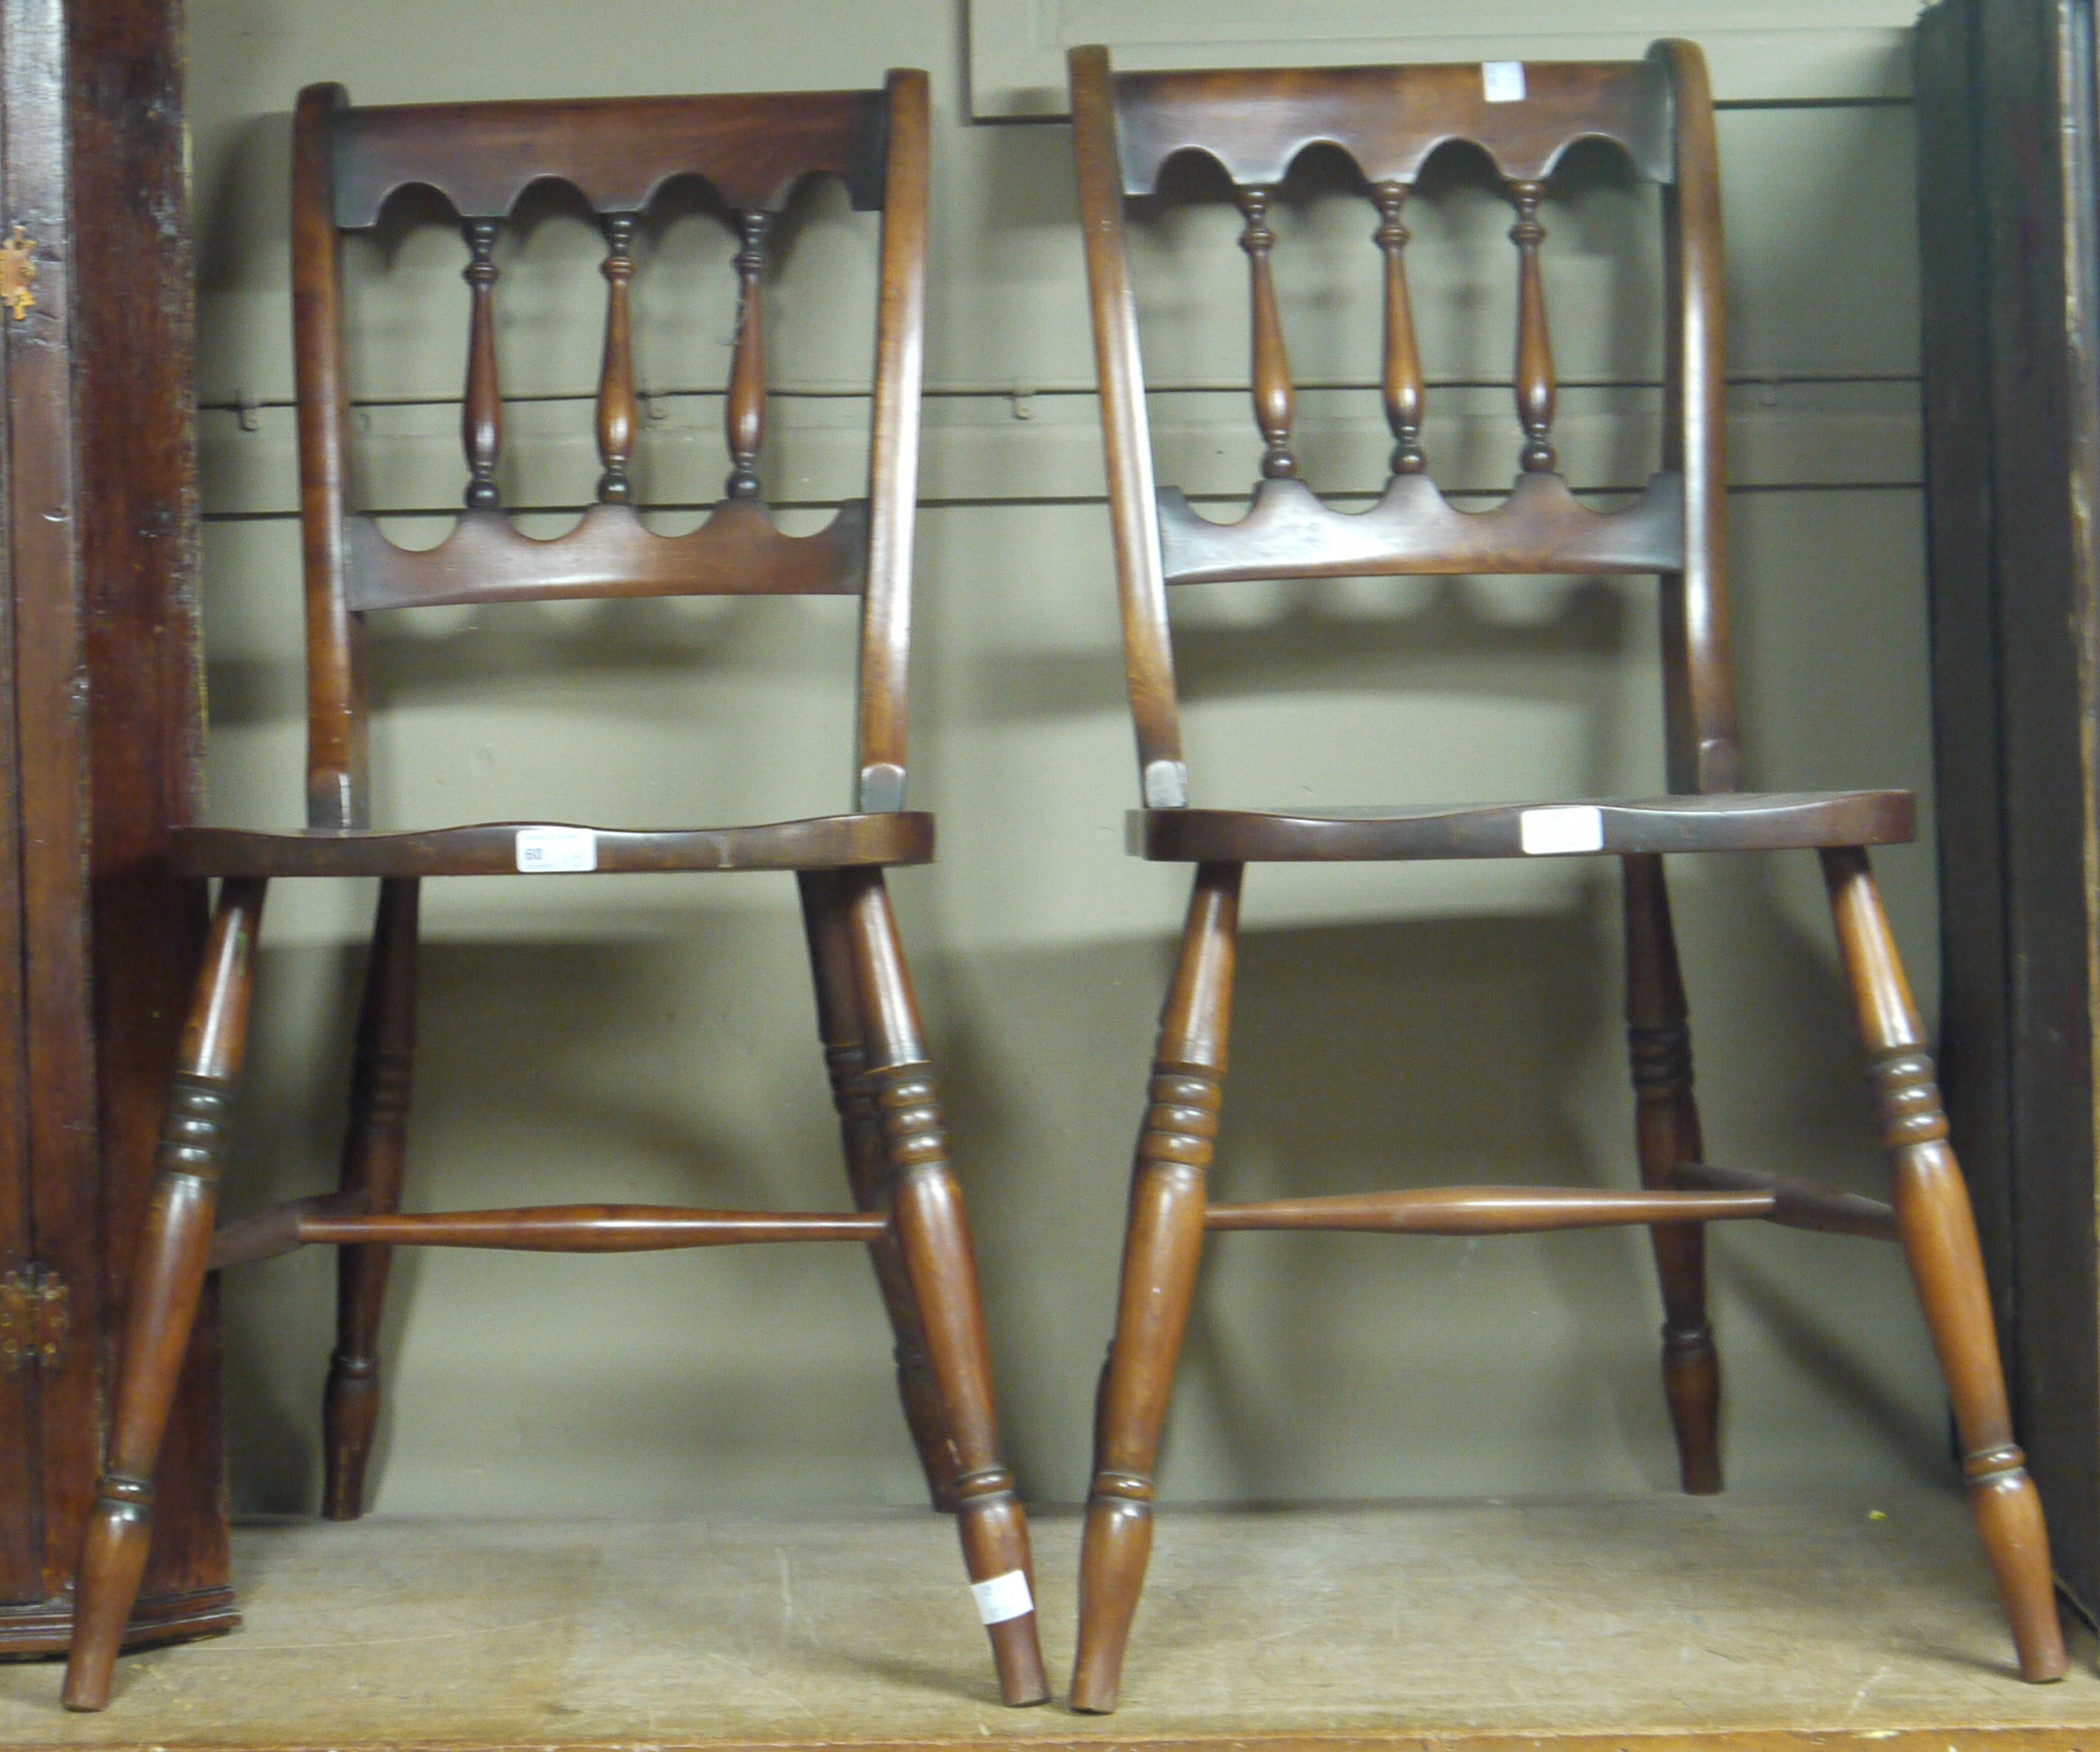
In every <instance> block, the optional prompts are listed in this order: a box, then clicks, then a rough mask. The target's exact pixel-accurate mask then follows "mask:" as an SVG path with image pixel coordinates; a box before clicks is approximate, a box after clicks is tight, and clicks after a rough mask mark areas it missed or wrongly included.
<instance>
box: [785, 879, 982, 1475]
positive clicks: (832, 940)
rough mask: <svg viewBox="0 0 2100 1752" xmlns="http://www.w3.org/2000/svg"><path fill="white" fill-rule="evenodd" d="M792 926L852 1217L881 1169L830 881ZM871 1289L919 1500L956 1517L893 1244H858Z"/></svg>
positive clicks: (807, 899) (948, 1456)
mask: <svg viewBox="0 0 2100 1752" xmlns="http://www.w3.org/2000/svg"><path fill="white" fill-rule="evenodd" d="M800 881H801V891H802V919H803V924H804V926H805V927H806V929H807V934H808V938H809V961H810V969H811V972H812V974H813V976H814V979H815V982H816V992H817V1029H818V1033H819V1036H820V1037H821V1039H822V1040H823V1042H824V1063H825V1072H826V1074H827V1075H828V1077H830V1080H831V1101H832V1104H833V1106H834V1107H837V1110H838V1126H839V1133H840V1137H841V1140H842V1142H843V1144H844V1147H845V1155H846V1178H847V1181H848V1183H849V1185H850V1186H851V1187H852V1190H853V1197H854V1203H855V1204H856V1205H857V1206H858V1207H859V1208H860V1209H862V1210H881V1209H885V1208H886V1206H887V1204H888V1201H889V1197H890V1166H889V1159H888V1157H887V1156H886V1155H885V1152H884V1147H883V1135H882V1124H881V1120H880V1119H879V1116H878V1114H877V1113H876V1110H875V1086H874V1083H873V1081H872V1080H871V1079H870V1077H869V1076H868V1071H867V1041H866V1039H865V1037H864V1034H863V1029H862V1024H861V1003H860V999H859V997H858V995H857V993H856V992H855V987H854V980H853V949H852V945H851V943H850V941H849V938H848V935H847V931H846V916H845V913H844V910H843V898H844V889H843V886H842V879H841V877H840V875H839V873H837V872H836V871H831V870H812V871H805V872H803V873H802V874H801V878H800ZM867 1251H868V1257H869V1259H870V1261H871V1262H872V1263H873V1266H874V1269H875V1282H876V1285H877V1287H879V1289H880V1290H881V1292H882V1305H883V1308H884V1310H885V1312H886V1313H887V1314H888V1315H889V1317H890V1330H891V1334H892V1335H893V1336H894V1337H895V1340H896V1350H895V1356H896V1359H897V1397H898V1399H899V1400H900V1401H903V1407H904V1421H905V1423H906V1424H907V1425H909V1428H910V1431H911V1439H912V1444H913V1446H914V1447H915V1448H916V1449H917V1450H918V1454H919V1465H920V1467H921V1470H922V1471H923V1472H924V1473H926V1483H927V1494H928V1495H929V1496H930V1497H932V1499H933V1507H934V1508H936V1509H939V1510H940V1511H941V1512H942V1513H944V1514H953V1513H954V1512H955V1508H956V1482H955V1479H956V1457H955V1449H954V1446H953V1444H952V1443H951V1442H950V1441H949V1439H948V1431H947V1425H946V1421H945V1417H944V1415H943V1413H942V1411H941V1404H940V1389H939V1385H938V1384H937V1383H935V1381H934V1379H933V1365H932V1364H931V1362H930V1361H928V1359H927V1353H926V1332H925V1323H924V1322H923V1321H922V1319H921V1317H920V1313H919V1305H918V1301H917V1299H916V1297H915V1295H914V1293H913V1291H912V1287H911V1275H910V1273H909V1272H908V1271H906V1270H905V1269H904V1258H903V1254H902V1253H901V1252H899V1251H898V1250H897V1237H896V1236H895V1234H893V1233H891V1234H885V1235H883V1236H881V1237H880V1238H879V1239H876V1240H873V1241H871V1242H870V1243H868V1249H867Z"/></svg>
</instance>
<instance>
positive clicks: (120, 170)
mask: <svg viewBox="0 0 2100 1752" xmlns="http://www.w3.org/2000/svg"><path fill="white" fill-rule="evenodd" d="M182 22H183V21H182V17H181V12H180V9H179V7H177V6H174V5H171V4H168V3H165V0H100V3H97V4H94V5H93V6H88V5H82V4H79V3H75V0H25V3H23V4H21V5H16V6H10V7H9V8H7V9H5V10H4V13H3V14H0V173H3V175H4V183H5V203H4V207H3V208H0V218H3V219H4V224H5V226H6V227H7V228H9V229H10V230H11V229H12V227H13V226H15V225H17V224H19V225H20V226H21V232H22V235H23V237H25V238H27V239H31V240H33V249H34V260H35V264H36V270H37V272H36V277H35V279H34V281H33V283H32V285H31V286H30V287H29V291H31V293H32V295H33V303H31V304H30V305H29V306H27V308H26V309H24V310H23V312H22V314H21V316H20V317H19V318H17V317H15V316H13V315H9V316H8V317H6V318H4V319H0V329H3V332H4V340H3V341H0V345H3V346H4V350H5V373H6V376H5V387H6V397H5V405H6V415H5V435H6V451H7V459H6V461H7V473H6V480H5V485H4V491H3V492H0V498H3V499H4V503H5V513H6V539H5V542H4V543H3V544H0V545H3V546H4V550H5V551H4V559H5V567H6V570H5V583H6V588H5V591H4V592H0V595H3V596H4V605H3V606H0V615H3V616H4V619H5V625H6V634H7V636H6V638H5V639H4V640H0V655H3V656H4V660H5V669H4V673H5V675H6V676H7V678H8V681H9V694H8V697H9V709H8V711H7V713H6V714H5V723H4V725H0V786H3V787H4V789H5V791H6V798H7V800H6V802H5V804H4V806H0V814H3V815H4V817H5V823H4V826H3V827H0V956H4V957H5V959H4V963H0V964H5V965H8V966H10V967H13V968H15V969H17V970H18V973H17V976H16V977H15V978H13V979H10V980H9V981H8V982H7V983H6V986H5V987H4V993H5V995H4V1000H3V1001H0V1011H4V1016H3V1017H0V1138H3V1139H4V1143H5V1148H6V1151H7V1158H8V1161H7V1166H6V1167H0V1192H5V1193H11V1194H13V1195H15V1196H14V1197H9V1198H7V1199H6V1200H5V1209H6V1215H5V1217H4V1218H0V1223H4V1224H6V1225H9V1226H11V1227H0V1240H4V1242H5V1246H4V1248H0V1251H5V1252H8V1253H10V1254H14V1255H15V1256H16V1257H17V1258H18V1259H19V1261H20V1263H22V1264H23V1265H25V1266H28V1265H30V1264H31V1263H32V1262H33V1269H34V1271H35V1273H36V1274H37V1278H38V1281H39V1282H40V1283H43V1284H46V1285H55V1286H56V1287H57V1289H58V1291H59V1292H60V1293H62V1294H63V1298H64V1306H65V1308H66V1311H67V1314H68V1317H69V1318H68V1325H69V1330H68V1332H67V1334H66V1335H65V1336H64V1337H63V1340H62V1341H57V1342H54V1343H53V1344H51V1346H50V1347H48V1348H47V1350H46V1353H45V1355H44V1356H43V1357H41V1358H40V1359H39V1361H38V1362H37V1363H36V1365H33V1366H31V1367H27V1368H25V1369H23V1370H22V1371H20V1373H19V1374H17V1375H15V1376H13V1377H0V1428H3V1429H4V1434H0V1448H4V1449H5V1457H4V1459H0V1520H3V1521H4V1523H5V1525H6V1527H8V1529H9V1533H10V1534H11V1535H13V1537H11V1538H9V1539H8V1540H7V1541H6V1542H5V1544H4V1545H0V1563H4V1564H5V1565H6V1566H7V1567H6V1569H5V1571H4V1572H0V1574H3V1575H4V1587H3V1588H0V1652H7V1653H15V1652H27V1651H35V1650H41V1649H56V1648H60V1647H63V1646H64V1642H65V1640H66V1637H67V1635H68V1634H69V1630H70V1621H71V1611H72V1595H73V1571H74V1565H75V1558H76V1557H77V1553H78V1550H79V1545H80V1533H81V1522H82V1519H83V1517H84V1515H85V1512H86V1509H87V1505H88V1503H90V1502H91V1501H92V1499H93V1490H94V1479H95V1475H96V1473H97V1471H98V1470H99V1466H100V1462H101V1453H100V1448H101V1439H102V1431H103V1427H104V1412H105V1392H106V1389H107V1386H108V1381H109V1373H108V1368H109V1365H110V1363H111V1360H112V1357H111V1352H112V1349H113V1343H114V1341H113V1331H114V1326H113V1323H114V1322H115V1321H117V1319H119V1318H120V1317H121V1315H122V1309H121V1307H120V1306H119V1305H118V1303H117V1299H116V1298H115V1297H114V1296H113V1295H112V1294H111V1285H112V1283H113V1282H117V1281H121V1275H122V1274H123V1269H124V1267H125V1265H126V1263H128V1259H129V1237H130V1236H131V1235H132V1233H134V1232H135V1227H136V1224H137V1221H138V1218H139V1216H140V1214H141V1203H142V1197H143V1194H144V1191H145V1188H146V1184H147V1179H148V1178H149V1176H150V1173H151V1155H152V1144H153V1131H154V1130H155V1128H156V1125H157V1119H158V1107H159V1100H160V1096H159V1089H160V1088H161V1086H162V1085H163V1084H164V1083H165V1065H166V1063H167V1058H168V1053H169V1049H170V1047H171V1041H172V1035H171V1029H170V1024H171V1023H172V1022H173V1021H174V1020H175V1018H177V1017H179V1015H180V1011H181V1003H180V994H181V992H182V989H183V987H184V986H185V985H186V984H187V982H188V974H189V962H190V960H191V958H192V956H193V953H194V949H195V942H196V927H197V924H198V921H199V908H200V904H201V884H199V883H197V882H195V880H194V879H177V878H176V877H175V876H174V874H173V873H172V872H171V869H170V867H169V866H168V862H167V858H166V833H167V827H168V825H169V824H170V823H171V822H172V821H176V820H181V819H187V818H188V816H189V813H191V812H192V811H193V809H194V806H195V793H196V786H197V771H198V767H197V760H198V753H199V741H200V729H201V725H200V720H199V705H200V701H199V698H198V674H197V668H196V645H195V576H196V519H197V503H196V484H195V437H194V416H193V412H192V410H191V405H190V402H191V386H190V374H191V359H192V333H191V309H192V297H193V294H192V262H191V255H190V248H189V206H188V191H187V184H186V179H185V170H184V164H183V157H184V150H183V148H184V142H183V91H182V68H181V60H180V55H181V44H182ZM21 1088H27V1089H33V1090H34V1091H35V1098H34V1101H33V1102H31V1103H29V1104H28V1107H27V1119H26V1123H25V1122H24V1121H23V1120H21V1119H19V1118H18V1119H15V1121H14V1123H13V1124H12V1125H11V1126H10V1124H9V1117H8V1115H9V1107H10V1102H11V1100H12V1095H13V1091H15V1090H16V1089H21ZM25 1191H26V1197H27V1219H28V1221H27V1227H24V1225H23V1224H22V1221H21V1215H22V1209H23V1202H22V1195H23V1194H24V1193H25ZM10 1263H15V1261H14V1260H10ZM216 1333H217V1325H216V1320H215V1318H214V1317H213V1315H212V1313H211V1311H209V1310H207V1313H206V1317H205V1318H204V1319H203V1320H201V1322H200V1325H199V1331H198V1337H197V1341H196V1343H195V1345H194V1346H193V1347H191V1349H190V1351H189V1354H188V1356H187V1358H186V1359H185V1363H184V1366H183V1371H182V1375H181V1381H180V1386H179V1388H178V1390H177V1401H178V1404H177V1415H176V1418H175V1420H174V1429H173V1435H172V1439H171V1441H170V1443H169V1444H168V1446H167V1448H166V1449H165V1452H164V1454H163V1455H162V1464H161V1466H160V1467H159V1470H158V1473H157V1482H158V1488H159V1496H160V1498H161V1513H162V1517H163V1524H164V1526H165V1527H167V1528H168V1529H169V1537H168V1538H166V1539H165V1540H164V1541H163V1543H162V1545H160V1547H159V1549H158V1550H157V1551H156V1552H155V1554H154V1560H153V1564H152V1566H151V1567H150V1568H149V1569H148V1570H147V1575H146V1578H145V1593H144V1595H143V1597H142V1598H141V1602H140V1607H139V1611H138V1614H137V1616H136V1617H135V1620H134V1621H133V1623H131V1625H130V1626H129V1629H127V1630H126V1632H125V1640H126V1641H129V1642H134V1643H136V1642H145V1641H165V1640H168V1639H169V1638H171V1637H176V1636H183V1635H195V1634H197V1633H198V1632H199V1631H201V1630H207V1629H223V1628H225V1626H226V1625H228V1624H230V1623H231V1622H233V1619H232V1613H231V1593H230V1590H229V1588H228V1586H227V1580H228V1563H227V1551H226V1532H225V1517H224V1508H223V1501H222V1495H223V1493H222V1477H221V1473H222V1467H221V1458H222V1457H221V1453H220V1440H221V1438H220V1432H219V1424H220V1416H219V1399H218V1356H217V1336H216ZM11 1412H12V1413H20V1415H18V1416H10V1415H9V1413H11ZM23 1441H26V1442H27V1443H28V1444H29V1446H28V1448H27V1449H26V1450H25V1449H21V1448H20V1447H18V1446H17V1445H16V1444H17V1443H18V1442H23ZM25 1455H27V1459H26V1460H25ZM32 1548H33V1549H32ZM24 1561H29V1562H30V1563H32V1567H33V1569H34V1572H35V1573H34V1575H33V1576H28V1577H25V1576H24V1575H21V1574H20V1573H18V1571H19V1569H20V1565H21V1563H23V1562H24Z"/></svg>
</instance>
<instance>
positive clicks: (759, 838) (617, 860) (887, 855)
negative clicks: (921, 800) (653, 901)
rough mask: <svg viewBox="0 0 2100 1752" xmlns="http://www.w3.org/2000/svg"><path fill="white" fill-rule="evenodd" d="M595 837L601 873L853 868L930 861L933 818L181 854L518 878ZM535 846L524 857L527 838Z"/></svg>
mask: <svg viewBox="0 0 2100 1752" xmlns="http://www.w3.org/2000/svg"><path fill="white" fill-rule="evenodd" d="M550 831H551V833H552V834H553V835H554V836H555V837H557V838H564V837H566V838H567V839H568V840H569V841H570V843H578V842H576V841H575V839H574V837H575V836H579V835H580V836H582V837H584V838H585V839H587V840H588V842H589V843H590V847H591V859H592V862H591V869H593V870H594V871H598V872H602V873H604V874H606V875H620V874H640V873H660V872H664V871H671V870H841V869H844V868H846V867H849V866H860V867H875V866H879V865H889V864H925V863H930V862H931V861H933V817H932V816H931V815H929V814H927V813H925V812H924V811H923V810H909V809H885V810H881V811H879V812H876V813H871V814H862V815H819V816H814V817H813V818H812V819H809V820H807V821H775V822H771V823H768V824H767V825H765V826H763V827H665V828H615V827H578V826H574V825H567V824H560V823H552V824H545V825H540V824H535V823H531V822H524V821H489V822H483V823H480V824H478V825H475V826H472V827H438V828H431V829H429V830H426V831H418V832H407V833H374V832H371V831H358V830H356V829H351V830H339V829H331V828H311V829H309V830H308V831H306V832H304V833H255V832H251V831H248V830H246V829H243V828H233V827H186V828H177V830H176V831H175V832H174V834H173V836H172V838H173V845H172V849H171V856H172V858H173V861H174V863H175V867H176V868H177V870H179V871H181V872H182V873H183V874H184V875H188V876H514V875H516V874H517V873H518V871H519V858H520V856H521V855H523V856H530V855H531V854H530V850H529V848H530V847H531V844H532V843H533V840H534V837H535V836H540V837H543V838H544V837H546V836H548V835H549V832H550ZM520 835H523V836H525V839H524V842H523V843H524V845H525V847H526V848H527V850H525V851H524V852H523V853H521V851H520V841H519V836H520Z"/></svg>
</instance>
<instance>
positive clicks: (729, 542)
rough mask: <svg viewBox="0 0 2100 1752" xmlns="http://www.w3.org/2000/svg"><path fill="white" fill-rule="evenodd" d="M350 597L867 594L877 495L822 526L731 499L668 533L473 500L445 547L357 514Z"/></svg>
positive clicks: (591, 514)
mask: <svg viewBox="0 0 2100 1752" xmlns="http://www.w3.org/2000/svg"><path fill="white" fill-rule="evenodd" d="M345 521H346V523H347V525H348V531H347V534H348V540H349V549H350V551H349V555H348V559H349V567H348V570H349V581H348V595H349V602H350V606H351V608H352V609H358V610H361V611H362V610H365V609H421V608H435V607H438V606H439V605H441V604H443V603H501V602H508V603H528V602H548V601H558V600H563V599H567V598H576V597H668V596H858V595H860V594H861V591H863V590H864V589H865V588H866V587H867V501H866V500H864V499H855V500H852V501H849V502H848V503H846V504H844V505H842V506H840V507H839V508H838V514H837V516H836V517H834V518H833V519H831V522H830V523H828V524H827V525H825V527H824V528H822V529H820V530H819V531H816V532H815V533H814V534H813V535H807V536H789V535H783V534H782V533H781V532H780V531H779V529H778V528H777V527H776V526H775V525H774V523H773V520H772V519H771V518H770V517H769V516H767V515H766V513H765V507H763V506H761V505H759V503H758V502H757V501H755V500H725V501H723V502H722V503H721V504H719V505H717V506H716V507H715V508H714V510H713V511H712V512H711V513H710V514H709V516H708V519H707V521H706V522H705V523H704V524H702V525H700V526H699V528H698V529H695V530H689V531H687V532H686V533H685V534H684V535H677V536H660V535H658V534H657V533H656V532H655V531H653V530H651V529H650V528H649V527H648V526H647V525H645V524H644V523H643V522H642V520H641V518H640V517H639V515H638V514H637V513H636V512H635V511H634V510H633V507H630V506H626V505H593V506H592V507H591V508H590V510H588V511H586V512H585V513H584V520H583V521H582V522H581V523H579V524H578V525H577V526H576V527H575V528H574V529H573V530H570V531H567V533H566V534H564V535H559V536H556V537H553V538H552V539H551V540H547V541H543V540H541V539H539V538H538V537H534V536H528V535H525V534H524V533H523V532H522V531H519V528H518V526H517V525H515V524H513V522H512V521H511V520H510V519H509V518H508V517H507V516H506V515H505V514H504V513H502V512H501V511H469V512H467V513H465V514H464V515H463V516H462V517H461V518H460V519H459V522H458V523H457V524H455V525H453V531H452V533H451V534H450V535H448V536H447V537H445V539H444V540H443V541H441V542H440V543H438V544H437V546H435V548H422V549H416V548H401V547H397V546H395V545H394V543H392V542H390V541H388V540H387V537H386V536H385V535H384V534H383V533H382V532H381V530H380V527H379V525H378V523H377V521H376V520H375V519H373V518H371V517H369V516H364V515H359V516H355V517H351V518H349V519H345Z"/></svg>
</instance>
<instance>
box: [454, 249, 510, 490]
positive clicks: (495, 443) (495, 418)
mask: <svg viewBox="0 0 2100 1752" xmlns="http://www.w3.org/2000/svg"><path fill="white" fill-rule="evenodd" d="M495 229H496V228H495V220H494V219H469V220H468V221H467V222H466V226H465V231H466V246H467V248H468V249H469V250H471V252H472V259H471V261H468V263H467V265H466V267H465V269H464V270H463V271H462V278H464V279H465V281H466V283H467V285H470V286H471V287H472V288H473V292H474V313H473V316H472V318H471V321H470V324H469V326H468V329H467V343H466V402H465V406H464V407H463V408H462V409H461V411H460V417H459V435H460V439H461V441H462V442H464V443H465V446H466V466H467V483H466V502H467V508H468V509H469V510H471V511H481V510H484V509H487V508H488V507H491V506H493V505H495V502H496V490H495V465H496V458H497V457H498V456H500V455H501V454H502V451H503V398H502V392H501V389H500V388H499V387H498V385H497V382H496V372H495V281H496V265H495V261H494V259H493V255H494V251H495Z"/></svg>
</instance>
